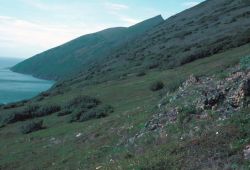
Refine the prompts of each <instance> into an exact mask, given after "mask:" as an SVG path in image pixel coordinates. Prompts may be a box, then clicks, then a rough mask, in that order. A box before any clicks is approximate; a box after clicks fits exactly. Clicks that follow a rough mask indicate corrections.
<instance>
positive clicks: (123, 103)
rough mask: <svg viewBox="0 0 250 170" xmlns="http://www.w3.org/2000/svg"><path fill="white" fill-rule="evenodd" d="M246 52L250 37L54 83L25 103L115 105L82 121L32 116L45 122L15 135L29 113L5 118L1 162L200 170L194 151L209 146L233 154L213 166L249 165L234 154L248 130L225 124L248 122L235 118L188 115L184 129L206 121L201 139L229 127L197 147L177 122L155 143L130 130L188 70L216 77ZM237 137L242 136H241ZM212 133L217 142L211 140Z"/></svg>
mask: <svg viewBox="0 0 250 170" xmlns="http://www.w3.org/2000/svg"><path fill="white" fill-rule="evenodd" d="M247 55H250V45H249V44H248V45H245V46H242V47H239V48H236V49H232V50H229V51H227V52H225V53H221V54H218V55H214V56H211V57H208V58H205V59H200V60H197V61H194V62H192V63H190V64H186V65H183V66H181V67H178V68H175V69H172V70H166V71H152V72H150V73H148V74H147V75H145V76H144V77H138V76H136V75H133V76H131V77H129V78H127V79H125V80H119V81H115V80H114V81H109V82H106V83H102V84H98V85H91V86H82V85H81V82H78V83H73V84H70V85H69V86H67V88H66V86H65V89H61V91H63V92H64V93H58V90H57V88H55V89H54V90H51V91H50V92H48V94H46V95H45V94H43V99H41V98H39V97H37V98H35V99H33V100H31V101H29V102H28V103H26V104H25V105H28V104H36V105H44V104H47V105H51V104H55V105H60V106H63V105H65V104H66V103H69V102H70V100H71V99H72V98H74V97H76V96H79V95H89V96H93V97H96V98H98V99H100V100H101V101H103V102H104V103H105V104H110V105H112V106H113V107H114V112H113V113H111V114H109V115H108V116H107V117H105V118H101V119H92V120H89V121H85V122H81V123H77V122H76V123H68V118H69V115H66V116H63V117H58V116H57V113H55V114H52V115H49V116H45V117H40V118H35V119H38V120H43V121H44V126H45V127H46V128H45V129H43V130H40V131H37V132H34V133H31V134H27V135H23V134H21V132H20V130H19V128H20V126H22V125H23V124H26V123H27V122H29V120H27V121H24V122H17V123H14V124H8V125H6V126H5V127H3V128H1V129H0V137H1V140H0V145H1V146H2V147H1V152H0V157H1V159H0V167H1V169H95V168H98V167H99V168H100V167H101V169H157V168H158V169H164V168H168V169H179V168H180V167H183V168H185V167H189V168H190V169H192V168H195V167H197V166H198V165H199V166H198V167H200V169H203V168H206V165H203V164H202V162H199V161H197V160H196V158H197V157H196V155H195V154H198V156H201V155H203V156H204V157H203V158H204V159H209V158H210V156H209V154H208V153H207V151H210V150H211V151H213V152H211V154H215V153H214V151H215V152H216V153H218V154H223V153H224V154H230V155H234V156H235V158H234V159H233V160H231V161H230V160H224V157H223V160H221V163H220V164H214V165H213V166H214V168H226V167H231V168H233V167H239V168H243V169H244V167H245V168H247V167H248V166H249V162H248V163H247V161H243V159H242V158H240V161H239V160H238V159H237V156H241V154H240V153H241V152H242V149H243V147H244V145H245V144H246V143H247V142H249V136H248V135H247V137H248V138H243V137H241V136H237V134H235V133H236V132H234V131H231V130H230V129H229V127H233V128H235V130H236V131H238V130H239V128H242V129H241V130H244V129H243V128H245V129H246V130H247V127H246V125H247V124H235V123H234V122H230V120H231V119H228V121H226V122H223V124H220V125H219V124H217V121H212V120H207V121H201V122H197V123H195V122H193V123H192V124H191V125H192V127H186V128H187V129H186V130H187V131H188V130H189V129H191V128H193V127H194V126H199V127H200V126H201V127H202V126H206V128H205V129H204V131H203V132H204V133H201V134H200V136H195V137H196V138H198V139H199V140H202V139H203V137H204V136H202V135H203V134H206V133H213V134H214V133H215V132H216V131H218V130H219V132H220V133H221V134H224V133H225V134H228V133H230V136H229V138H224V136H223V135H220V136H217V137H216V138H213V136H210V138H209V141H208V143H207V144H206V143H202V145H200V147H201V148H199V147H198V148H197V150H196V151H197V152H195V153H191V152H189V151H188V147H187V146H189V143H190V139H187V140H183V141H182V140H179V137H180V136H179V135H180V134H182V132H183V131H182V130H181V129H179V128H178V127H175V125H170V126H167V133H168V135H169V138H168V140H167V141H168V142H161V141H162V140H163V139H162V140H160V141H159V139H160V138H159V137H160V136H159V134H158V133H152V135H149V136H147V137H146V138H143V140H142V141H137V142H136V143H137V145H136V146H134V142H133V141H132V140H133V137H134V136H135V135H136V134H137V133H140V132H141V131H142V130H143V129H144V128H145V123H146V122H147V121H149V120H150V119H151V117H152V115H154V113H156V112H157V107H156V106H157V105H158V103H159V101H160V100H161V96H164V95H165V94H166V93H167V92H170V91H175V90H174V89H177V88H178V87H179V86H180V84H181V82H183V81H184V80H186V79H187V78H188V77H189V75H190V74H194V75H196V76H211V75H216V76H217V77H218V78H222V77H224V76H223V75H225V74H226V73H227V69H228V68H230V67H234V66H235V65H236V64H238V63H239V60H240V58H242V57H243V56H247ZM158 80H160V81H163V82H164V84H165V88H164V90H162V91H161V92H160V93H159V92H152V91H151V90H150V86H151V84H152V83H153V82H155V81H158ZM40 97H41V96H40ZM11 107H13V109H11V110H10V109H4V106H3V107H2V108H1V116H4V115H5V114H8V113H9V112H13V111H14V110H16V111H18V110H21V109H22V108H23V107H25V106H21V107H19V106H18V104H16V105H12V106H11ZM15 107H16V108H15ZM5 108H6V106H5ZM235 114H236V113H235ZM236 115H238V113H237V114H236ZM239 115H241V118H242V120H239V121H247V120H248V119H247V117H248V116H249V112H242V113H239ZM238 118H240V117H239V116H237V119H236V118H235V117H234V118H232V119H233V120H237V121H238ZM243 119H244V120H243ZM238 125H241V127H238ZM208 129H209V130H208ZM214 131H215V132H214ZM183 133H184V132H183ZM242 133H246V132H242ZM239 135H240V134H239ZM174 136H175V137H174ZM242 139H244V140H246V141H244V142H241V140H242ZM214 140H216V141H215V142H216V143H214V144H213V141H214ZM138 142H139V143H138ZM209 142H211V143H209ZM231 144H233V146H234V148H233V149H232V148H231V149H230V147H229V146H230V145H231ZM214 145H216V150H213V149H215V147H214ZM227 146H228V147H227ZM190 147H191V146H190ZM152 148H153V149H152ZM185 148H186V149H185ZM202 149H203V150H202ZM220 149H221V150H220ZM186 153H189V155H188V157H186ZM187 158H190V159H187ZM191 158H192V159H191ZM230 158H231V157H230ZM192 165H193V167H192ZM190 166H191V167H190ZM212 169H213V168H212ZM236 169H237V168H236Z"/></svg>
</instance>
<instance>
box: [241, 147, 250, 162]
mask: <svg viewBox="0 0 250 170" xmlns="http://www.w3.org/2000/svg"><path fill="white" fill-rule="evenodd" d="M243 153H244V159H245V160H250V145H247V146H246V148H245V149H244V150H243Z"/></svg>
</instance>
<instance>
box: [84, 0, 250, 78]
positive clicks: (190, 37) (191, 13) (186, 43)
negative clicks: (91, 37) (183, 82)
mask: <svg viewBox="0 0 250 170" xmlns="http://www.w3.org/2000/svg"><path fill="white" fill-rule="evenodd" d="M249 17H250V4H249V1H247V0H220V1H218V0H208V1H205V2H203V3H201V4H199V5H197V6H195V7H193V8H191V9H188V10H186V11H184V12H181V13H179V14H177V15H175V16H172V17H170V18H169V19H167V20H166V21H165V22H164V23H162V24H160V25H159V26H157V27H155V28H154V29H152V30H151V31H149V32H147V34H146V35H145V36H143V37H142V38H140V39H136V40H135V41H134V42H133V43H130V44H128V45H126V46H124V47H123V48H122V49H121V50H118V51H116V52H115V53H113V55H111V56H109V57H108V58H107V59H105V60H103V61H101V62H99V63H98V61H97V63H96V65H94V66H93V67H92V68H91V69H89V70H88V72H83V73H82V75H83V76H85V77H86V78H87V79H89V78H92V77H95V78H96V77H97V75H99V78H98V81H100V79H110V78H111V77H112V78H114V77H121V76H124V75H126V74H129V73H134V72H140V71H147V70H150V69H155V68H159V69H166V68H173V67H176V66H180V65H182V64H185V63H188V62H191V61H193V60H196V59H198V58H204V57H207V56H210V55H212V54H216V53H218V52H222V51H225V50H227V49H230V48H233V47H238V46H241V45H243V44H246V43H248V42H249V41H250V20H249ZM112 78H111V79H112Z"/></svg>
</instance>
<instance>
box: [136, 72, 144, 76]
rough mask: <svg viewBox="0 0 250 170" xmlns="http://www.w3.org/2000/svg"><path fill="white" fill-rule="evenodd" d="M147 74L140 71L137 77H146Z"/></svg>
mask: <svg viewBox="0 0 250 170" xmlns="http://www.w3.org/2000/svg"><path fill="white" fill-rule="evenodd" d="M145 75H146V72H145V71H140V72H139V73H137V74H136V76H137V77H142V76H145Z"/></svg>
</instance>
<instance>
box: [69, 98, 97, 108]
mask: <svg viewBox="0 0 250 170" xmlns="http://www.w3.org/2000/svg"><path fill="white" fill-rule="evenodd" d="M100 103H101V101H100V100H98V99H96V98H93V97H90V96H78V97H76V98H74V99H72V100H71V101H70V102H69V103H68V104H67V105H66V108H68V109H76V108H86V109H91V108H93V107H96V106H97V105H99V104H100Z"/></svg>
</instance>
